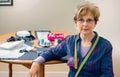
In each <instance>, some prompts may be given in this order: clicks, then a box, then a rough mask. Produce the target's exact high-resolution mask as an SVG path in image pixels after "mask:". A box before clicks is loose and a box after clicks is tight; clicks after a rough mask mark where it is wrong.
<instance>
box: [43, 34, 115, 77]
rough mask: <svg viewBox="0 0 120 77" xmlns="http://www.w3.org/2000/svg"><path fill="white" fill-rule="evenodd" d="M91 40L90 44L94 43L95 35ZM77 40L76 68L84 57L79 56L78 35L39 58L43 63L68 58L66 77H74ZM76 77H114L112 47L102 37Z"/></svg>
mask: <svg viewBox="0 0 120 77" xmlns="http://www.w3.org/2000/svg"><path fill="white" fill-rule="evenodd" d="M95 34H96V35H95V37H94V38H93V39H92V41H91V42H92V44H93V43H94V42H95V39H96V37H97V35H98V34H97V33H96V32H95ZM75 40H77V54H78V55H77V57H78V67H79V66H80V64H81V62H82V60H83V59H84V57H82V55H81V38H80V33H79V34H78V35H70V36H68V37H66V39H65V40H64V41H62V42H61V43H60V44H58V45H57V46H56V47H54V48H51V49H50V50H48V51H45V52H44V53H42V54H41V56H42V57H43V58H44V59H45V61H48V60H52V59H59V58H61V57H63V56H68V61H67V65H68V66H69V68H70V70H69V75H68V77H74V76H75V73H76V71H77V70H78V69H74V43H75ZM78 77H114V74H113V64H112V45H111V43H110V42H109V41H108V40H106V39H105V38H103V37H100V39H99V42H98V44H97V46H96V47H95V49H94V50H93V52H92V54H91V55H90V57H89V59H88V60H87V62H86V63H85V65H84V67H83V68H82V70H81V72H80V73H79V75H78Z"/></svg>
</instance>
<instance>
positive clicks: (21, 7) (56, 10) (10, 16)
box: [0, 0, 81, 34]
mask: <svg viewBox="0 0 120 77" xmlns="http://www.w3.org/2000/svg"><path fill="white" fill-rule="evenodd" d="M13 1H14V2H13V6H0V34H4V33H8V32H14V31H18V30H26V29H27V30H40V29H49V30H60V31H63V30H66V31H75V28H74V23H73V15H74V7H75V5H76V4H77V3H79V2H80V1H81V0H13Z"/></svg>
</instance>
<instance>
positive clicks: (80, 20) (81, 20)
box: [79, 18, 94, 24]
mask: <svg viewBox="0 0 120 77" xmlns="http://www.w3.org/2000/svg"><path fill="white" fill-rule="evenodd" d="M93 21H94V19H91V18H88V19H86V20H85V19H83V18H80V19H79V22H80V23H81V24H82V23H84V22H86V23H88V24H91V23H92V22H93Z"/></svg>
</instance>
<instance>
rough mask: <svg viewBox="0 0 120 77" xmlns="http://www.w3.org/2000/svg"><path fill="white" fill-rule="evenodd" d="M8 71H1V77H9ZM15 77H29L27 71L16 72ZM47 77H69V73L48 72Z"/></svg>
mask: <svg viewBox="0 0 120 77" xmlns="http://www.w3.org/2000/svg"><path fill="white" fill-rule="evenodd" d="M8 75H9V73H8V72H7V71H0V77H9V76H8ZM13 77H28V72H27V71H19V72H14V73H13ZM45 77H68V73H67V72H52V71H51V72H46V73H45Z"/></svg>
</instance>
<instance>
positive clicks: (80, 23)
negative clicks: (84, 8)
mask: <svg viewBox="0 0 120 77" xmlns="http://www.w3.org/2000/svg"><path fill="white" fill-rule="evenodd" d="M76 25H77V29H78V30H79V32H80V33H82V34H85V35H86V34H91V33H92V32H93V29H94V28H95V25H96V24H95V20H94V17H93V14H92V13H90V12H88V13H87V14H85V15H84V16H82V17H81V18H80V19H78V20H77V21H76Z"/></svg>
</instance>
